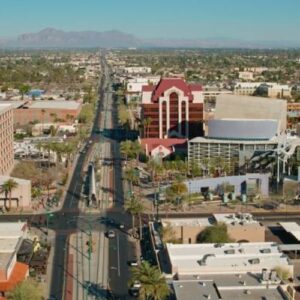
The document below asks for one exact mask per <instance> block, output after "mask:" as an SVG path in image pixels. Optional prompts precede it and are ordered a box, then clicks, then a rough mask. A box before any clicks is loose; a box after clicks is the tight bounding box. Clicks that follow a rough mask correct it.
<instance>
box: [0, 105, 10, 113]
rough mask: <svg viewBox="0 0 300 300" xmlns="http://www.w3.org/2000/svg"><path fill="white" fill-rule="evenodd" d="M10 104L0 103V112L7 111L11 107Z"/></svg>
mask: <svg viewBox="0 0 300 300" xmlns="http://www.w3.org/2000/svg"><path fill="white" fill-rule="evenodd" d="M11 108H12V107H11V105H10V104H7V103H0V114H2V113H5V112H7V111H8V110H9V109H11Z"/></svg>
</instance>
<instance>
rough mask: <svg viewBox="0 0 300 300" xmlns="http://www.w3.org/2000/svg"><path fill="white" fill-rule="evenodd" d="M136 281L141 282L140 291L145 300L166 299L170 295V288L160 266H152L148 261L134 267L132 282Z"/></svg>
mask: <svg viewBox="0 0 300 300" xmlns="http://www.w3.org/2000/svg"><path fill="white" fill-rule="evenodd" d="M134 281H139V282H140V283H141V289H140V293H141V296H142V297H143V299H145V300H148V299H149V300H150V299H154V300H164V299H167V297H168V296H169V295H170V288H169V286H168V284H167V282H166V279H165V278H164V276H163V275H162V274H161V273H160V270H159V269H158V267H156V266H151V265H150V264H149V262H147V261H143V262H142V263H141V265H140V266H139V267H137V268H133V269H132V282H134Z"/></svg>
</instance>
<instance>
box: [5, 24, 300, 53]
mask: <svg viewBox="0 0 300 300" xmlns="http://www.w3.org/2000/svg"><path fill="white" fill-rule="evenodd" d="M7 47H17V48H91V47H102V48H129V47H136V48H145V47H153V48H158V47H161V48H252V49H254V48H297V47H300V42H299V43H298V44H297V43H295V42H288V41H243V40H238V39H228V38H206V39H144V40H143V39H139V38H137V37H135V36H134V35H132V34H128V33H124V32H121V31H117V30H112V31H104V32H99V31H69V32H66V31H62V30H57V29H54V28H45V29H43V30H41V31H39V32H36V33H24V34H22V35H20V36H18V37H17V38H16V39H1V38H0V48H7Z"/></svg>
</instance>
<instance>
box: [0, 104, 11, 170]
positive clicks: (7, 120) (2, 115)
mask: <svg viewBox="0 0 300 300" xmlns="http://www.w3.org/2000/svg"><path fill="white" fill-rule="evenodd" d="M13 166H14V150H13V109H12V107H11V106H10V105H9V104H1V103H0V175H8V174H9V173H10V171H11V170H12V168H13Z"/></svg>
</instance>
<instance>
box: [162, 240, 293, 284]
mask: <svg viewBox="0 0 300 300" xmlns="http://www.w3.org/2000/svg"><path fill="white" fill-rule="evenodd" d="M167 251H168V257H169V262H170V265H171V270H172V275H176V276H177V277H178V278H182V277H183V276H192V275H199V276H201V275H205V276H207V275H213V274H218V275H229V274H231V275H232V274H246V273H254V274H257V273H261V272H262V270H263V269H266V270H267V271H271V270H274V269H276V268H278V267H282V268H284V269H286V270H288V271H289V273H290V275H291V276H293V273H294V269H293V264H292V263H291V262H290V261H289V258H288V257H287V256H286V255H285V254H283V253H282V252H281V250H280V249H279V246H278V245H277V244H275V243H271V242H263V243H228V244H167Z"/></svg>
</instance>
